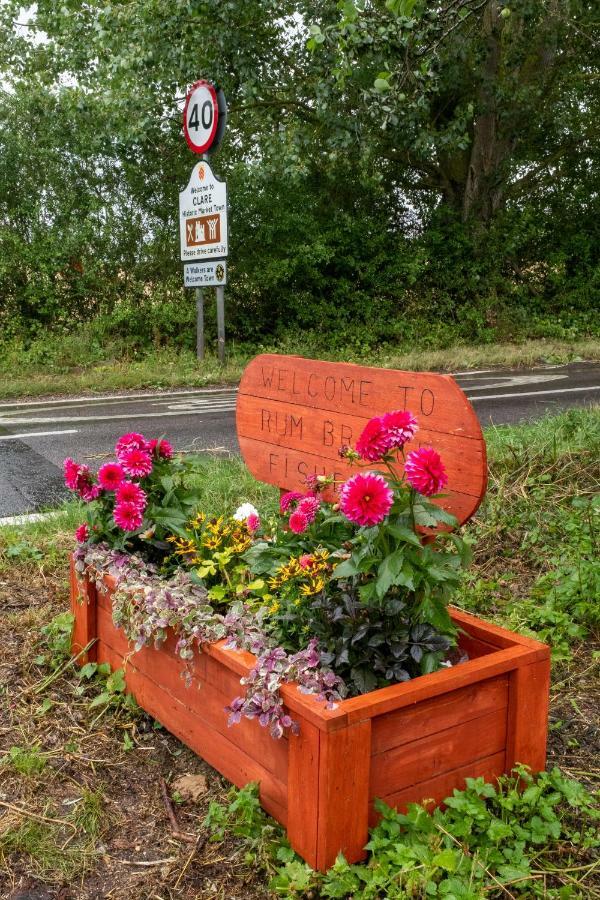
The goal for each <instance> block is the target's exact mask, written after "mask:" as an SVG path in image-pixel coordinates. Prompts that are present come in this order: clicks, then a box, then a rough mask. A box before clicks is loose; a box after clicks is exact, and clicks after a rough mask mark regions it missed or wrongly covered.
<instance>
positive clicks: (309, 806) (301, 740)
mask: <svg viewBox="0 0 600 900" xmlns="http://www.w3.org/2000/svg"><path fill="white" fill-rule="evenodd" d="M320 739H321V732H320V731H319V729H318V728H317V727H316V725H312V724H311V723H310V722H307V721H306V720H303V721H301V722H300V733H299V734H290V737H289V741H288V748H289V750H288V753H289V756H288V762H289V770H288V782H287V784H288V801H287V812H288V818H287V834H288V839H289V842H290V844H291V845H292V847H293V849H294V850H295V851H296V853H299V854H300V856H301V857H302V858H303V859H304V860H306V862H307V863H308V864H309V865H310V866H312V867H313V869H314V868H316V867H317V862H318V860H317V843H318V825H319V771H320V764H321V760H320Z"/></svg>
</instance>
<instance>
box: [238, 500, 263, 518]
mask: <svg viewBox="0 0 600 900" xmlns="http://www.w3.org/2000/svg"><path fill="white" fill-rule="evenodd" d="M248 516H258V510H257V508H256V507H255V506H252V504H251V503H242V505H241V506H238V508H237V509H236V511H235V512H234V514H233V518H234V519H235V521H236V522H245V521H246V519H247V518H248ZM258 518H259V519H260V516H258Z"/></svg>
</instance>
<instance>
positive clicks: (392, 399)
mask: <svg viewBox="0 0 600 900" xmlns="http://www.w3.org/2000/svg"><path fill="white" fill-rule="evenodd" d="M239 394H240V395H241V396H245V395H249V396H251V397H263V398H265V399H272V400H280V401H287V402H289V403H295V404H298V405H301V406H306V407H308V408H309V409H315V410H316V409H327V410H331V412H342V413H345V414H348V415H358V416H366V417H371V416H378V415H382V414H383V413H385V412H388V411H389V410H391V409H409V410H410V411H411V412H412V413H414V415H416V416H417V417H418V418H420V419H421V420H422V421H423V422H425V421H427V427H428V428H429V429H430V430H435V431H440V432H442V433H444V434H459V435H462V436H465V437H470V438H473V439H474V440H481V438H482V433H481V426H480V424H479V420H478V419H477V416H476V414H475V412H474V410H473V407H472V406H471V404H470V403H469V401H468V400H467V398H466V396H465V394H464V393H463V391H462V390H461V389H460V388H459V386H458V385H457V383H456V382H455V381H454V379H453V378H452V377H451V376H450V375H440V374H438V373H435V372H403V371H399V370H396V369H380V368H375V367H373V366H359V365H355V364H353V363H337V362H326V361H323V360H318V359H305V358H303V357H301V356H283V355H279V354H274V353H272V354H261V355H260V356H256V357H255V358H254V359H253V360H251V362H250V363H249V364H248V366H247V367H246V369H245V371H244V374H243V375H242V379H241V381H240V387H239Z"/></svg>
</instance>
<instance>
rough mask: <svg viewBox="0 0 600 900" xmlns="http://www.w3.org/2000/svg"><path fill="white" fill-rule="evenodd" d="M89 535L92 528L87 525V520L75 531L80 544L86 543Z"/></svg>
mask: <svg viewBox="0 0 600 900" xmlns="http://www.w3.org/2000/svg"><path fill="white" fill-rule="evenodd" d="M89 536H90V530H89V528H88V527H87V524H86V523H85V522H83V523H82V524H81V525H80V526H79V528H78V529H77V531H76V532H75V540H76V541H77V543H78V544H85V542H86V541H87V539H88V538H89Z"/></svg>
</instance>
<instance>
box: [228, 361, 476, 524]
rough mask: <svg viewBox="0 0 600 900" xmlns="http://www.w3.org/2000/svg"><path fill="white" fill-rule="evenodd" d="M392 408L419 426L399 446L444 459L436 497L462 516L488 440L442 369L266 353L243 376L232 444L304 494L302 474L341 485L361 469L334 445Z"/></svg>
mask: <svg viewBox="0 0 600 900" xmlns="http://www.w3.org/2000/svg"><path fill="white" fill-rule="evenodd" d="M396 409H408V410H410V412H412V413H413V414H414V415H415V416H416V418H417V420H418V423H419V431H418V432H417V434H416V436H415V438H414V440H413V441H411V442H410V443H409V444H407V445H406V450H407V451H410V450H413V449H415V448H416V447H419V446H432V447H434V448H435V449H436V450H437V451H438V453H439V454H440V455H441V457H442V459H443V462H444V465H445V467H446V471H447V473H448V487H447V489H446V492H445V493H446V496H444V497H442V498H440V499H439V500H437V501H436V502H437V503H438V504H439V505H440V506H442V507H443V508H444V509H446V510H447V511H448V512H451V513H452V514H453V515H455V516H456V518H457V519H458V520H459V522H460V523H463V522H466V521H467V519H469V518H470V517H471V516H472V515H473V514H474V512H475V511H476V509H477V507H478V506H479V504H480V503H481V500H482V498H483V496H484V494H485V489H486V484H487V463H486V452H485V442H484V439H483V435H482V433H481V426H480V424H479V421H478V419H477V416H476V414H475V411H474V409H473V407H472V406H471V404H470V403H469V401H468V400H467V398H466V397H465V395H464V393H463V392H462V391H461V389H460V388H459V386H458V385H457V384H456V382H455V381H454V379H453V378H452V377H451V376H449V375H438V374H436V373H432V372H401V371H397V370H394V369H376V368H371V367H368V366H357V365H352V364H349V363H332V362H322V361H320V360H312V359H303V358H302V357H299V356H279V355H277V354H263V355H261V356H257V357H256V358H255V359H253V360H252V362H250V363H249V365H248V366H247V368H246V370H245V372H244V374H243V376H242V380H241V383H240V388H239V394H238V401H237V413H236V418H237V434H238V441H239V444H240V449H241V451H242V456H243V457H244V460H245V462H246V465H247V466H248V468H249V469H250V471H251V472H252V474H253V475H254V476H255V477H256V478H258V479H259V480H260V481H264V482H266V483H267V484H274V485H276V486H278V487H280V488H284V489H286V490H306V483H305V479H306V476H307V475H310V474H319V475H331V474H333V475H334V476H335V479H336V480H339V481H343V480H345V479H347V478H348V477H349V476H350V475H351V474H354V472H356V471H359V469H357V468H356V466H353V467H351V466H350V465H349V463H348V462H347V461H346V460H344V459H341V458H340V456H339V454H338V451H339V448H340V447H341V446H342V445H343V444H351V445H354V444H355V443H356V440H357V438H358V437H359V435H360V433H361V431H362V429H363V428H364V426H365V425H366V423H367V422H368V420H369V419H371V418H372V417H373V416H379V415H383V414H384V413H386V412H390V411H391V410H396ZM369 468H371V469H377V468H378V466H377V465H375V464H373V465H371V466H369ZM326 497H328V499H335V494H333V493H331V492H329V494H326Z"/></svg>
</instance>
